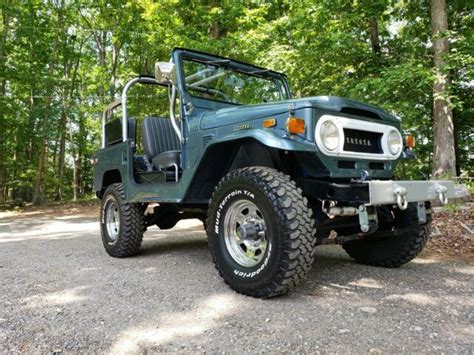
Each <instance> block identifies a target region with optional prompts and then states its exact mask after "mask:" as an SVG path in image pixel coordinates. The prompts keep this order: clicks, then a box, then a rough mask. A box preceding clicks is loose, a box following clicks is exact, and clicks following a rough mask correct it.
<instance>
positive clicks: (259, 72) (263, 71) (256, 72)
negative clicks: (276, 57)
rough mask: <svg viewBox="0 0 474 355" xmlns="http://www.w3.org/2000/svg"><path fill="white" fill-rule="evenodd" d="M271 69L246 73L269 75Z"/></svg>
mask: <svg viewBox="0 0 474 355" xmlns="http://www.w3.org/2000/svg"><path fill="white" fill-rule="evenodd" d="M269 71H270V69H258V70H253V71H247V72H246V73H248V74H262V73H268V72H269Z"/></svg>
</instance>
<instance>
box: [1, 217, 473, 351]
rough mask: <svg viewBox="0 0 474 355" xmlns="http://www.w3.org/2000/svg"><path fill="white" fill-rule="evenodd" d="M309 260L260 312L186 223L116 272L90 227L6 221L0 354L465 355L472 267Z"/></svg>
mask: <svg viewBox="0 0 474 355" xmlns="http://www.w3.org/2000/svg"><path fill="white" fill-rule="evenodd" d="M316 254H317V255H316V256H317V259H316V263H315V265H314V266H313V269H312V271H311V273H310V275H309V277H308V280H307V282H306V283H305V284H304V285H303V286H302V287H300V288H299V289H298V290H297V291H296V292H293V293H291V294H289V295H287V296H284V297H280V298H276V299H271V300H258V299H253V298H249V297H245V296H241V295H238V294H236V293H234V292H233V291H231V290H230V289H229V288H228V287H227V286H226V285H225V284H224V283H223V282H222V281H221V279H220V277H219V276H218V274H217V272H216V270H215V269H214V266H213V264H212V261H211V258H210V256H209V253H208V251H207V245H206V236H205V233H204V231H203V228H202V225H201V224H200V223H198V222H195V221H190V222H186V223H183V222H181V223H180V225H179V228H175V229H173V230H172V231H160V230H158V229H157V228H156V227H154V228H150V230H149V231H148V232H147V233H146V234H145V240H144V243H143V245H142V252H141V254H140V255H139V256H138V257H134V258H129V259H120V260H119V259H113V258H111V257H109V256H108V255H107V254H106V253H105V251H104V250H103V247H102V245H101V241H100V235H99V230H98V222H97V220H96V217H92V216H91V215H64V216H61V215H53V216H44V215H41V214H39V215H35V214H30V215H26V216H25V215H19V216H14V215H11V216H8V215H4V216H3V218H0V286H1V288H0V353H5V352H16V351H20V352H25V351H29V352H61V351H62V352H68V351H69V352H71V351H87V352H97V351H101V352H109V353H131V352H132V353H134V352H144V351H145V350H146V351H180V352H182V351H208V352H212V353H214V352H264V351H272V352H279V351H286V352H293V351H299V352H321V353H335V352H337V353H348V352H351V353H367V352H371V353H381V352H384V353H399V352H404V353H413V352H417V353H419V352H422V353H428V352H430V353H431V352H436V353H442V352H444V353H471V354H472V353H473V349H474V300H473V289H474V282H473V279H474V277H473V276H474V264H472V263H466V262H459V261H458V262H456V261H438V260H432V259H420V258H419V259H416V260H414V261H413V262H411V263H410V264H408V265H406V266H404V267H402V268H400V269H393V270H388V269H382V268H373V267H368V266H360V265H357V264H355V263H354V262H352V261H351V260H350V259H349V258H348V257H347V256H346V254H345V253H344V252H343V251H342V249H341V248H339V247H320V248H319V249H317V252H316Z"/></svg>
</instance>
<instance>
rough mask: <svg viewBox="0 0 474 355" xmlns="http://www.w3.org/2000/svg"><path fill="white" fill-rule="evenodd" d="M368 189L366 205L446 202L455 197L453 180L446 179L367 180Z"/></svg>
mask: <svg viewBox="0 0 474 355" xmlns="http://www.w3.org/2000/svg"><path fill="white" fill-rule="evenodd" d="M367 185H368V189H369V202H368V203H367V205H368V206H378V205H387V204H395V203H397V204H398V205H399V206H400V204H405V203H408V202H418V201H433V200H439V201H440V202H441V204H443V205H445V204H446V203H448V199H449V198H454V197H456V194H455V190H454V182H452V181H447V180H443V181H441V180H439V181H437V180H427V181H396V180H395V181H393V180H389V181H367Z"/></svg>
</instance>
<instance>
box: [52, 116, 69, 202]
mask: <svg viewBox="0 0 474 355" xmlns="http://www.w3.org/2000/svg"><path fill="white" fill-rule="evenodd" d="M66 123H67V117H66V112H65V111H64V110H63V112H61V123H60V127H59V129H60V131H61V133H60V134H61V140H60V143H59V158H58V184H57V186H56V198H55V199H56V201H61V200H62V199H63V187H64V183H63V180H64V167H65V156H66Z"/></svg>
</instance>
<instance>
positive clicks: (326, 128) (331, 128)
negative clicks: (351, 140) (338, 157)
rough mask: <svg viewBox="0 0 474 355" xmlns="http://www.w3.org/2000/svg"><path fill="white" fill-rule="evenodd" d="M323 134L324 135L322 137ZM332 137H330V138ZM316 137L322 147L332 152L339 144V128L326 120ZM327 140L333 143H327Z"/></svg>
mask: <svg viewBox="0 0 474 355" xmlns="http://www.w3.org/2000/svg"><path fill="white" fill-rule="evenodd" d="M324 133H325V135H323V134H324ZM331 135H332V136H331ZM318 137H319V139H320V141H321V143H322V144H323V146H324V147H325V148H326V149H327V150H329V151H331V152H333V151H335V150H336V149H337V148H338V147H339V144H340V143H341V134H340V132H339V127H338V126H337V124H336V123H334V122H333V121H331V120H326V121H324V122H323V123H322V124H321V127H320V128H319V132H318ZM328 139H332V140H333V143H332V144H331V143H330V142H328Z"/></svg>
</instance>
